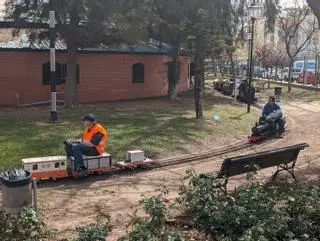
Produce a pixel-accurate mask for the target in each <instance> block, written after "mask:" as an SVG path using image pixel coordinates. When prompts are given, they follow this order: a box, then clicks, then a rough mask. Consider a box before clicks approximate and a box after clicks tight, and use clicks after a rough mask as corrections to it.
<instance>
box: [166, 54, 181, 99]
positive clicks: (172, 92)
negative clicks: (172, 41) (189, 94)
mask: <svg viewBox="0 0 320 241" xmlns="http://www.w3.org/2000/svg"><path fill="white" fill-rule="evenodd" d="M172 68H173V74H172V76H170V75H168V98H169V99H170V100H176V99H177V84H178V82H179V78H180V64H179V60H178V56H177V55H176V53H175V54H174V55H173V57H172ZM168 71H169V69H168Z"/></svg>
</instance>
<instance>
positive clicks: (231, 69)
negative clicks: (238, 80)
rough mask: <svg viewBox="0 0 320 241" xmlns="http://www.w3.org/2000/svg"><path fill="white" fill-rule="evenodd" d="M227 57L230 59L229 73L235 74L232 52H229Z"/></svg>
mask: <svg viewBox="0 0 320 241" xmlns="http://www.w3.org/2000/svg"><path fill="white" fill-rule="evenodd" d="M229 59H230V64H231V68H230V74H231V76H235V72H234V59H233V52H231V53H230V54H229Z"/></svg>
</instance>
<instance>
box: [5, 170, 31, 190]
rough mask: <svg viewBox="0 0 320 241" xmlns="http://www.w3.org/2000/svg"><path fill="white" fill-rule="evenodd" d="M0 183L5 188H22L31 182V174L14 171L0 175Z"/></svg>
mask: <svg viewBox="0 0 320 241" xmlns="http://www.w3.org/2000/svg"><path fill="white" fill-rule="evenodd" d="M0 181H1V182H2V184H3V185H5V186H7V187H22V186H25V185H27V184H29V183H30V182H31V173H30V172H28V171H26V170H24V169H14V170H10V171H6V172H3V173H1V174H0Z"/></svg>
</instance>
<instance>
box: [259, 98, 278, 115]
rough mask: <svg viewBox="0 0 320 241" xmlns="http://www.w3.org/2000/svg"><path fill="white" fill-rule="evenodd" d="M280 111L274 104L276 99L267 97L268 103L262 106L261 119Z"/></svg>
mask: <svg viewBox="0 0 320 241" xmlns="http://www.w3.org/2000/svg"><path fill="white" fill-rule="evenodd" d="M278 110H280V111H281V108H280V106H279V105H278V104H277V103H276V99H275V98H274V97H273V96H270V97H269V100H268V103H267V104H266V105H265V106H264V108H263V111H262V117H267V116H268V115H270V114H271V113H273V112H275V111H278Z"/></svg>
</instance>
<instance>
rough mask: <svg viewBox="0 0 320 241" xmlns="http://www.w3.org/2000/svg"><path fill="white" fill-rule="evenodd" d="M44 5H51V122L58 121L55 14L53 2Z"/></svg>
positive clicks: (46, 0) (47, 0)
mask: <svg viewBox="0 0 320 241" xmlns="http://www.w3.org/2000/svg"><path fill="white" fill-rule="evenodd" d="M42 2H43V3H46V4H49V18H50V19H49V21H50V22H49V38H50V83H51V112H50V121H52V122H55V121H57V120H58V114H57V91H56V50H55V48H56V47H55V45H56V43H55V42H56V41H55V40H56V38H55V34H56V33H55V13H54V8H53V0H42Z"/></svg>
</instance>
